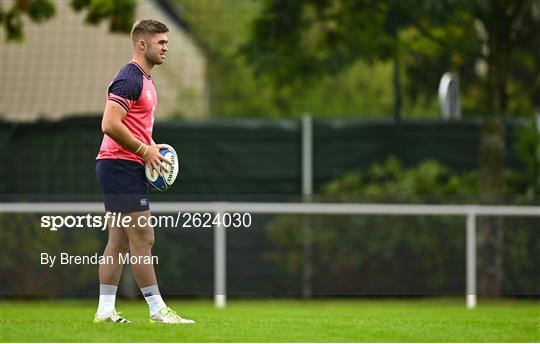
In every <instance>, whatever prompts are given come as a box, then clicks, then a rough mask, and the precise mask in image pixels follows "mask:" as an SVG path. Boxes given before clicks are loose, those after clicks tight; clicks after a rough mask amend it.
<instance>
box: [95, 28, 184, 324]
mask: <svg viewBox="0 0 540 344" xmlns="http://www.w3.org/2000/svg"><path fill="white" fill-rule="evenodd" d="M167 32H169V29H168V28H167V27H166V26H165V25H164V24H162V23H160V22H158V21H155V20H141V21H138V22H136V23H135V24H134V25H133V29H132V30H131V38H132V40H133V58H132V60H131V61H130V62H129V63H128V64H127V65H125V66H124V67H122V69H120V71H119V72H118V73H117V74H116V76H115V77H114V80H113V81H112V83H111V84H110V86H109V89H108V100H107V104H106V106H105V111H104V113H103V120H102V123H101V127H102V130H103V133H104V136H103V142H102V144H101V148H100V150H99V154H98V156H97V158H96V160H97V163H96V175H97V179H98V182H99V184H100V187H101V191H102V194H103V199H104V203H105V210H106V211H108V212H113V213H116V214H122V216H123V217H127V219H128V221H129V225H128V226H126V227H115V226H114V225H113V223H112V221H109V223H108V225H109V226H108V228H109V240H108V243H107V247H106V248H105V252H104V254H103V256H105V257H111V258H110V259H112V261H113V262H114V263H113V264H100V266H99V283H100V288H99V289H100V291H99V305H98V310H97V313H96V315H95V318H94V322H117V323H126V322H129V321H128V320H127V319H125V318H123V317H121V316H120V315H119V313H117V312H116V309H115V299H116V290H117V289H118V283H119V281H120V275H121V273H122V267H123V266H122V264H121V263H120V260H119V255H120V254H126V253H127V252H128V251H129V254H130V255H131V256H137V257H149V258H150V256H151V248H152V245H153V243H154V229H153V228H152V227H150V226H146V227H141V225H140V224H141V223H142V224H147V223H148V221H146V220H147V219H148V218H149V217H150V211H149V202H148V190H147V189H148V184H147V181H146V177H145V174H144V164H145V163H146V164H149V165H150V166H152V167H153V168H154V170H155V171H159V169H160V168H161V169H163V170H165V171H167V166H170V164H171V162H170V161H168V160H167V159H165V158H164V157H163V156H162V155H161V154H160V152H159V149H160V148H162V147H163V146H165V145H157V144H155V143H154V141H153V139H152V128H153V124H154V112H155V109H156V107H157V95H156V90H155V88H154V83H153V81H152V78H151V77H150V71H151V69H152V68H153V67H154V66H155V65H160V64H162V63H163V62H164V61H165V55H166V53H167V43H168V41H167V34H166V33H167ZM156 173H157V172H156ZM116 223H118V222H117V221H116V222H115V224H116ZM138 261H139V262H145V261H146V262H147V261H151V259H148V260H146V259H139V260H138ZM131 270H132V272H133V275H134V277H135V280H136V281H137V284H138V285H139V287H140V288H141V292H142V294H143V296H144V298H145V299H146V302H147V303H148V306H149V309H150V322H154V323H166V324H192V323H194V321H193V320H188V319H184V318H182V317H181V316H179V315H178V314H176V313H175V312H174V311H173V310H172V309H170V308H169V307H167V306H166V304H165V302H164V301H163V299H162V298H161V295H160V293H159V288H158V285H157V280H156V275H155V272H154V266H153V265H152V264H142V263H139V264H132V265H131Z"/></svg>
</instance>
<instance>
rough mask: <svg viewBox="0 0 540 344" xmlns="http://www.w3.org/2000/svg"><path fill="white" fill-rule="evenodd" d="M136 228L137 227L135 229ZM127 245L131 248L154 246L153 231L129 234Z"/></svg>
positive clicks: (149, 247)
mask: <svg viewBox="0 0 540 344" xmlns="http://www.w3.org/2000/svg"><path fill="white" fill-rule="evenodd" d="M135 230H137V229H135ZM129 246H130V247H131V249H132V250H133V249H151V248H152V246H154V233H153V232H147V233H144V234H142V233H138V234H137V235H132V236H130V239H129Z"/></svg>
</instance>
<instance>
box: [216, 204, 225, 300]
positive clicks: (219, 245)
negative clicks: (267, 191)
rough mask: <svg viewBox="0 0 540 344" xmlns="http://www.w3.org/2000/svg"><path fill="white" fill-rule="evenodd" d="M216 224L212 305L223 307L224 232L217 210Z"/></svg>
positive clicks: (221, 214) (221, 215)
mask: <svg viewBox="0 0 540 344" xmlns="http://www.w3.org/2000/svg"><path fill="white" fill-rule="evenodd" d="M215 215H216V216H217V224H216V226H215V228H214V305H215V306H216V308H225V305H226V302H227V296H226V283H227V278H226V273H227V272H226V259H227V255H226V252H227V251H226V232H225V227H224V226H223V212H221V211H218V212H216V214H215Z"/></svg>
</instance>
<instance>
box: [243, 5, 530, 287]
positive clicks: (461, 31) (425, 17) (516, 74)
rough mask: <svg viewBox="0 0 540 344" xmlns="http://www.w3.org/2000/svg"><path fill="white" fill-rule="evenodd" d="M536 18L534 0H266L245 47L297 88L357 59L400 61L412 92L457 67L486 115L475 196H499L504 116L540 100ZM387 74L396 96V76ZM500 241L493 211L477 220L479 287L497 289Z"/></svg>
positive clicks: (277, 80) (492, 199) (427, 88)
mask: <svg viewBox="0 0 540 344" xmlns="http://www.w3.org/2000/svg"><path fill="white" fill-rule="evenodd" d="M539 24H540V1H538V0H525V1H512V0H495V1H483V0H475V1H468V0H446V1H429V0H410V1H396V0H386V1H375V0H362V1H346V0H333V1H331V0H325V1H323V0H298V1H294V2H291V1H287V0H270V1H267V2H265V7H264V9H263V11H262V13H261V15H260V17H259V18H258V19H257V20H256V21H255V24H254V26H253V33H252V38H251V40H250V41H249V42H248V44H246V46H245V47H244V49H243V52H244V54H245V55H246V56H247V57H248V60H249V61H251V63H252V64H253V66H254V68H255V70H256V71H257V72H258V73H259V74H261V75H266V76H268V77H270V78H271V79H272V80H273V82H274V84H275V87H277V88H287V87H294V88H295V89H297V90H301V89H302V87H303V85H306V84H307V83H309V82H310V81H311V80H313V79H314V78H318V77H320V75H323V74H332V73H337V72H338V71H340V70H342V69H344V68H346V67H347V66H348V65H350V64H352V63H354V62H355V61H357V60H365V61H368V62H370V61H373V60H375V59H383V60H388V59H394V60H396V61H400V60H402V61H404V62H405V66H404V67H403V69H404V70H405V73H407V74H408V75H409V80H414V82H411V83H409V84H408V85H406V88H407V92H409V93H410V94H412V95H422V94H427V93H429V92H433V90H434V89H435V85H436V82H437V81H438V78H440V75H442V73H443V72H445V71H447V70H454V71H457V72H458V73H459V75H460V77H461V79H462V85H463V86H464V87H463V91H464V99H465V101H464V104H465V105H466V107H467V110H469V112H472V113H484V114H486V115H487V116H486V120H485V124H484V126H483V129H482V140H481V147H480V152H481V153H480V160H479V164H480V176H481V178H480V190H481V191H480V193H481V201H482V202H485V203H498V202H501V201H502V199H503V193H504V180H503V175H504V149H505V144H506V139H505V133H504V125H503V122H502V119H503V118H504V116H506V115H507V114H508V113H509V111H511V112H513V113H519V112H520V111H523V110H526V111H527V112H529V113H532V109H533V107H534V106H539V105H540V79H539V78H538V75H540V73H539V71H538V66H539V65H540V55H539V54H538V51H539V50H540V30H538V27H539ZM396 66H398V68H399V64H397V63H396ZM398 73H399V71H396V72H395V75H399V74H398ZM394 84H395V94H396V97H395V99H396V104H399V101H400V97H399V96H398V95H399V92H400V88H401V86H400V85H399V84H397V85H396V83H394ZM396 107H397V106H396ZM501 246H502V229H501V226H500V221H497V220H491V221H487V222H483V223H481V226H480V229H479V248H480V250H479V251H480V259H479V268H480V269H479V272H480V276H479V291H480V292H483V293H487V294H498V293H499V292H500V285H501V278H502V277H501V268H500V266H501V259H502V258H501V254H500V252H501Z"/></svg>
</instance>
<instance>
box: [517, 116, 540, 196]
mask: <svg viewBox="0 0 540 344" xmlns="http://www.w3.org/2000/svg"><path fill="white" fill-rule="evenodd" d="M514 149H515V151H516V153H517V156H518V158H519V159H520V160H521V161H522V162H523V163H525V166H526V167H527V170H526V171H525V173H523V171H520V172H521V173H515V172H514V173H512V174H511V176H510V177H511V178H512V180H511V181H512V182H513V184H515V185H514V187H513V189H514V190H515V189H517V190H516V191H518V190H519V191H521V192H524V193H525V194H526V198H527V199H528V200H534V198H535V197H536V195H540V133H539V131H538V127H537V123H536V121H535V120H534V119H532V120H531V121H529V124H528V125H526V126H523V127H522V128H518V129H517V141H516V143H515V145H514Z"/></svg>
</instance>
